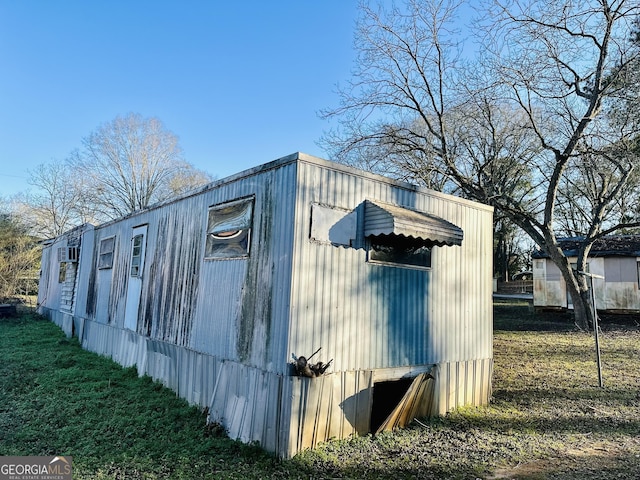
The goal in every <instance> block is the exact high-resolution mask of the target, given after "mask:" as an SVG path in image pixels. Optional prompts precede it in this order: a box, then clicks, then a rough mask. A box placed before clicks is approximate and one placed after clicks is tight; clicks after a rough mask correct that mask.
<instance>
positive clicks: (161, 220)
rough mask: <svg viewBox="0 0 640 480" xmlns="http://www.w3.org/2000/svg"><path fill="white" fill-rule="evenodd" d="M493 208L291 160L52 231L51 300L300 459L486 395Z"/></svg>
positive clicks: (46, 281)
mask: <svg viewBox="0 0 640 480" xmlns="http://www.w3.org/2000/svg"><path fill="white" fill-rule="evenodd" d="M492 215H493V213H492V209H491V208H490V207H488V206H485V205H481V204H478V203H475V202H471V201H468V200H463V199H460V198H457V197H453V196H449V195H445V194H441V193H438V192H434V191H431V190H427V189H422V188H418V187H415V186H411V185H408V184H405V183H400V182H396V181H393V180H390V179H388V178H384V177H381V176H378V175H373V174H370V173H367V172H363V171H360V170H356V169H353V168H349V167H345V166H343V165H338V164H335V163H332V162H328V161H325V160H321V159H318V158H314V157H310V156H308V155H304V154H294V155H291V156H288V157H284V158H281V159H279V160H276V161H274V162H271V163H267V164H265V165H262V166H259V167H256V168H253V169H251V170H248V171H245V172H242V173H239V174H237V175H234V176H231V177H229V178H225V179H223V180H219V181H216V182H214V183H212V184H210V185H208V186H206V187H204V188H202V189H200V190H198V191H196V192H193V193H192V194H190V195H187V196H185V197H182V198H179V199H176V200H174V201H171V202H166V203H163V204H161V205H157V206H154V207H151V208H148V209H146V210H143V211H140V212H136V213H134V214H131V215H129V216H127V217H125V218H122V219H120V220H117V221H113V222H110V223H107V224H104V225H100V226H96V227H94V226H91V225H84V226H82V227H78V228H76V229H74V230H72V231H70V232H68V233H67V234H65V235H62V236H60V237H59V238H56V239H54V240H52V241H50V242H49V243H48V244H47V245H46V246H45V248H44V251H43V257H42V276H41V281H40V290H39V299H38V302H39V309H40V311H41V312H42V313H43V314H45V315H47V316H48V317H50V318H51V319H52V320H53V321H54V322H55V323H56V324H58V325H60V326H61V327H62V328H63V329H64V330H65V331H66V332H67V334H68V335H76V336H77V337H78V338H79V339H80V342H81V344H82V346H83V347H84V348H86V349H89V350H91V351H94V352H98V353H100V354H103V355H108V356H110V357H112V358H113V359H114V360H116V361H117V362H119V363H120V364H122V365H125V366H130V365H136V366H137V368H138V371H139V373H140V374H148V375H150V376H152V377H153V378H155V379H158V380H160V381H162V382H163V383H164V384H165V385H167V386H169V387H170V388H172V389H174V390H175V391H176V392H177V393H178V394H179V395H181V396H182V397H184V398H186V399H187V400H188V401H190V402H191V403H193V404H197V405H201V406H203V407H208V409H209V420H210V421H211V422H217V423H220V424H221V425H223V426H224V427H225V428H226V430H227V432H228V433H229V435H230V436H231V437H232V438H237V439H240V440H242V441H244V442H253V441H257V442H259V443H260V444H261V445H262V446H263V447H264V448H265V449H267V450H269V451H272V452H276V453H277V454H278V455H280V456H283V457H290V456H292V455H294V454H295V453H296V452H297V451H299V450H300V449H303V448H309V447H313V446H314V445H316V443H317V442H320V441H324V440H328V439H330V438H344V437H346V436H349V435H352V434H363V433H367V432H370V431H376V430H378V429H380V428H390V427H392V426H394V425H402V424H404V423H407V422H408V421H410V420H411V419H412V418H413V417H415V416H419V415H427V414H432V413H435V414H438V413H444V412H446V411H448V410H450V409H452V408H455V407H457V406H460V405H469V404H471V405H480V404H485V403H487V402H488V400H489V397H490V393H491V377H492V365H493V364H492V362H493V360H492V358H493V355H492V291H491V290H492V282H491V279H492V263H491V262H492V251H491V249H492ZM318 349H320V350H319V351H318ZM316 351H318V353H317V354H316V355H315V356H314V358H313V359H312V360H313V362H317V361H322V362H324V363H325V364H326V363H329V362H330V361H331V360H332V362H331V364H330V367H329V369H328V370H327V371H326V373H325V374H324V375H322V376H318V377H316V378H308V377H304V376H298V375H296V372H295V369H294V368H293V358H294V357H298V358H299V357H301V356H305V357H310V356H311V355H312V354H313V353H314V352H316Z"/></svg>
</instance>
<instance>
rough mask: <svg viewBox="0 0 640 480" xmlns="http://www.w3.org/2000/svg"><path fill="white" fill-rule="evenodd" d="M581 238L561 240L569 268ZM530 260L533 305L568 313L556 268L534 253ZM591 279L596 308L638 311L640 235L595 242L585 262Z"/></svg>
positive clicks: (574, 258) (639, 296) (550, 262)
mask: <svg viewBox="0 0 640 480" xmlns="http://www.w3.org/2000/svg"><path fill="white" fill-rule="evenodd" d="M581 242H582V239H581V238H561V239H559V240H558V243H559V245H560V248H561V249H562V251H563V252H564V254H565V255H566V256H567V258H568V259H569V262H570V263H571V264H574V265H575V264H577V257H578V249H579V248H580V245H581ZM532 258H533V305H534V306H535V307H539V308H568V309H572V308H573V305H572V304H571V297H570V296H569V295H568V294H567V288H566V285H565V282H564V279H563V278H562V274H561V273H560V270H559V269H558V267H557V266H556V265H555V264H554V263H553V262H552V261H551V259H550V258H549V256H548V255H547V254H545V253H544V252H542V251H536V252H534V254H533V255H532ZM587 270H588V271H589V273H592V274H595V275H598V276H600V277H603V278H593V279H592V282H593V286H594V291H595V297H596V308H597V309H598V310H604V311H610V312H622V313H624V312H627V313H628V312H637V311H640V288H639V287H640V235H609V236H606V237H603V238H601V239H599V240H597V241H596V242H595V244H594V245H593V247H592V249H591V251H590V253H589V257H588V259H587Z"/></svg>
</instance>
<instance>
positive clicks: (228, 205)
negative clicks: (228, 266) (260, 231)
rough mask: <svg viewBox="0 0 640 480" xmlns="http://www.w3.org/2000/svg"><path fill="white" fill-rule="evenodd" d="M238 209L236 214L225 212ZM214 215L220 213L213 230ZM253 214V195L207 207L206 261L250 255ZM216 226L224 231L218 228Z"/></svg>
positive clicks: (240, 257) (241, 257)
mask: <svg viewBox="0 0 640 480" xmlns="http://www.w3.org/2000/svg"><path fill="white" fill-rule="evenodd" d="M234 207H238V209H239V212H238V214H237V215H235V218H234V215H233V213H232V212H224V211H225V210H232V209H233V208H234ZM216 212H222V213H221V219H219V223H218V224H217V225H218V228H216V219H215V214H216ZM254 213H255V196H253V195H252V196H249V197H242V198H238V199H235V200H231V201H228V202H223V203H219V204H216V205H211V206H209V208H208V210H207V227H206V231H205V232H206V240H205V248H204V259H205V260H235V259H243V258H248V257H250V256H251V243H252V240H253V228H254V225H253V223H254ZM219 226H224V227H225V228H223V229H220V228H219Z"/></svg>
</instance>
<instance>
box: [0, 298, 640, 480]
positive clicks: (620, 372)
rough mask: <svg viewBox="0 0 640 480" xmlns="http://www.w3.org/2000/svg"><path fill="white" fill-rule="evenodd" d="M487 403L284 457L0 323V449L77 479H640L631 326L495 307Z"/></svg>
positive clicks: (98, 361) (62, 343) (43, 325)
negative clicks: (62, 468)
mask: <svg viewBox="0 0 640 480" xmlns="http://www.w3.org/2000/svg"><path fill="white" fill-rule="evenodd" d="M495 323H496V333H495V338H494V350H495V369H494V370H495V375H494V391H493V401H492V403H491V405H489V406H487V407H482V408H462V409H459V410H457V411H455V412H453V413H451V414H449V415H447V416H445V417H442V418H435V419H431V420H421V421H419V422H415V423H414V424H412V425H411V427H410V428H407V429H405V430H400V431H396V432H392V433H384V434H381V435H378V436H375V437H373V436H365V437H354V438H350V439H346V440H340V441H333V442H328V443H325V444H323V445H321V446H320V447H319V448H317V449H315V450H313V451H306V452H303V453H301V454H299V455H298V456H296V457H295V458H294V459H292V460H289V461H280V460H278V459H276V458H274V457H273V456H272V455H269V454H267V453H265V452H263V451H262V450H261V449H259V448H258V447H256V446H247V445H243V444H240V443H238V442H235V441H231V440H229V439H228V438H226V437H225V436H224V433H223V432H222V431H221V430H220V429H216V428H207V427H206V426H205V416H204V414H203V413H202V412H201V411H199V410H198V409H196V408H194V407H190V406H188V405H187V404H186V402H184V401H183V400H181V399H179V398H177V397H176V396H175V394H174V393H173V392H171V391H170V390H168V389H166V388H164V387H163V386H161V385H159V384H157V383H155V382H153V381H151V380H150V379H149V378H148V377H143V378H139V377H138V376H137V372H136V370H135V369H133V368H129V369H123V368H121V367H120V366H118V365H117V364H115V363H114V362H112V361H111V360H108V359H105V358H102V357H99V356H97V355H94V354H92V353H89V352H86V351H84V350H82V349H81V348H80V346H79V345H78V343H77V341H76V340H75V339H67V338H66V337H65V336H64V335H63V334H62V332H61V331H60V329H58V327H56V326H55V325H54V324H52V323H50V322H48V321H46V320H43V319H41V318H40V317H38V316H35V315H31V314H26V315H24V316H22V317H20V318H17V319H0V338H1V340H0V455H54V454H60V455H72V456H73V467H74V478H78V479H94V478H97V479H165V478H175V479H200V478H209V479H214V478H215V479H217V478H230V479H234V478H235V479H240V478H242V479H252V478H301V479H302V478H304V479H309V478H323V479H324V478H388V479H397V478H425V479H427V478H459V479H476V478H482V479H491V478H509V479H511V478H519V479H546V478H562V479H565V478H566V479H580V480H584V479H596V478H598V479H609V478H638V477H640V331H639V330H638V329H637V328H634V327H633V326H632V325H633V322H631V326H630V325H629V323H628V322H627V323H628V324H627V326H625V327H617V326H616V327H614V326H612V325H611V323H607V324H606V325H605V326H604V327H603V330H604V331H603V333H602V335H601V351H602V359H603V360H602V361H603V373H604V382H605V388H603V389H601V388H599V387H598V386H597V385H598V380H597V370H596V366H595V360H594V359H595V354H594V348H593V337H592V335H590V334H588V333H582V332H577V331H575V329H574V327H573V323H572V322H571V320H570V319H569V318H567V317H565V316H562V315H557V314H545V315H540V314H535V312H533V310H531V309H530V308H529V306H528V305H527V304H526V303H524V304H515V305H513V304H512V305H497V306H496V310H495Z"/></svg>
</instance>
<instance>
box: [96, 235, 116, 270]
mask: <svg viewBox="0 0 640 480" xmlns="http://www.w3.org/2000/svg"><path fill="white" fill-rule="evenodd" d="M108 242H111V250H106V249H104V246H105V245H108ZM115 251H116V236H115V235H111V236H109V237H105V238H101V239H100V248H99V250H98V270H107V269H110V268H113V260H114V257H115Z"/></svg>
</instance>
